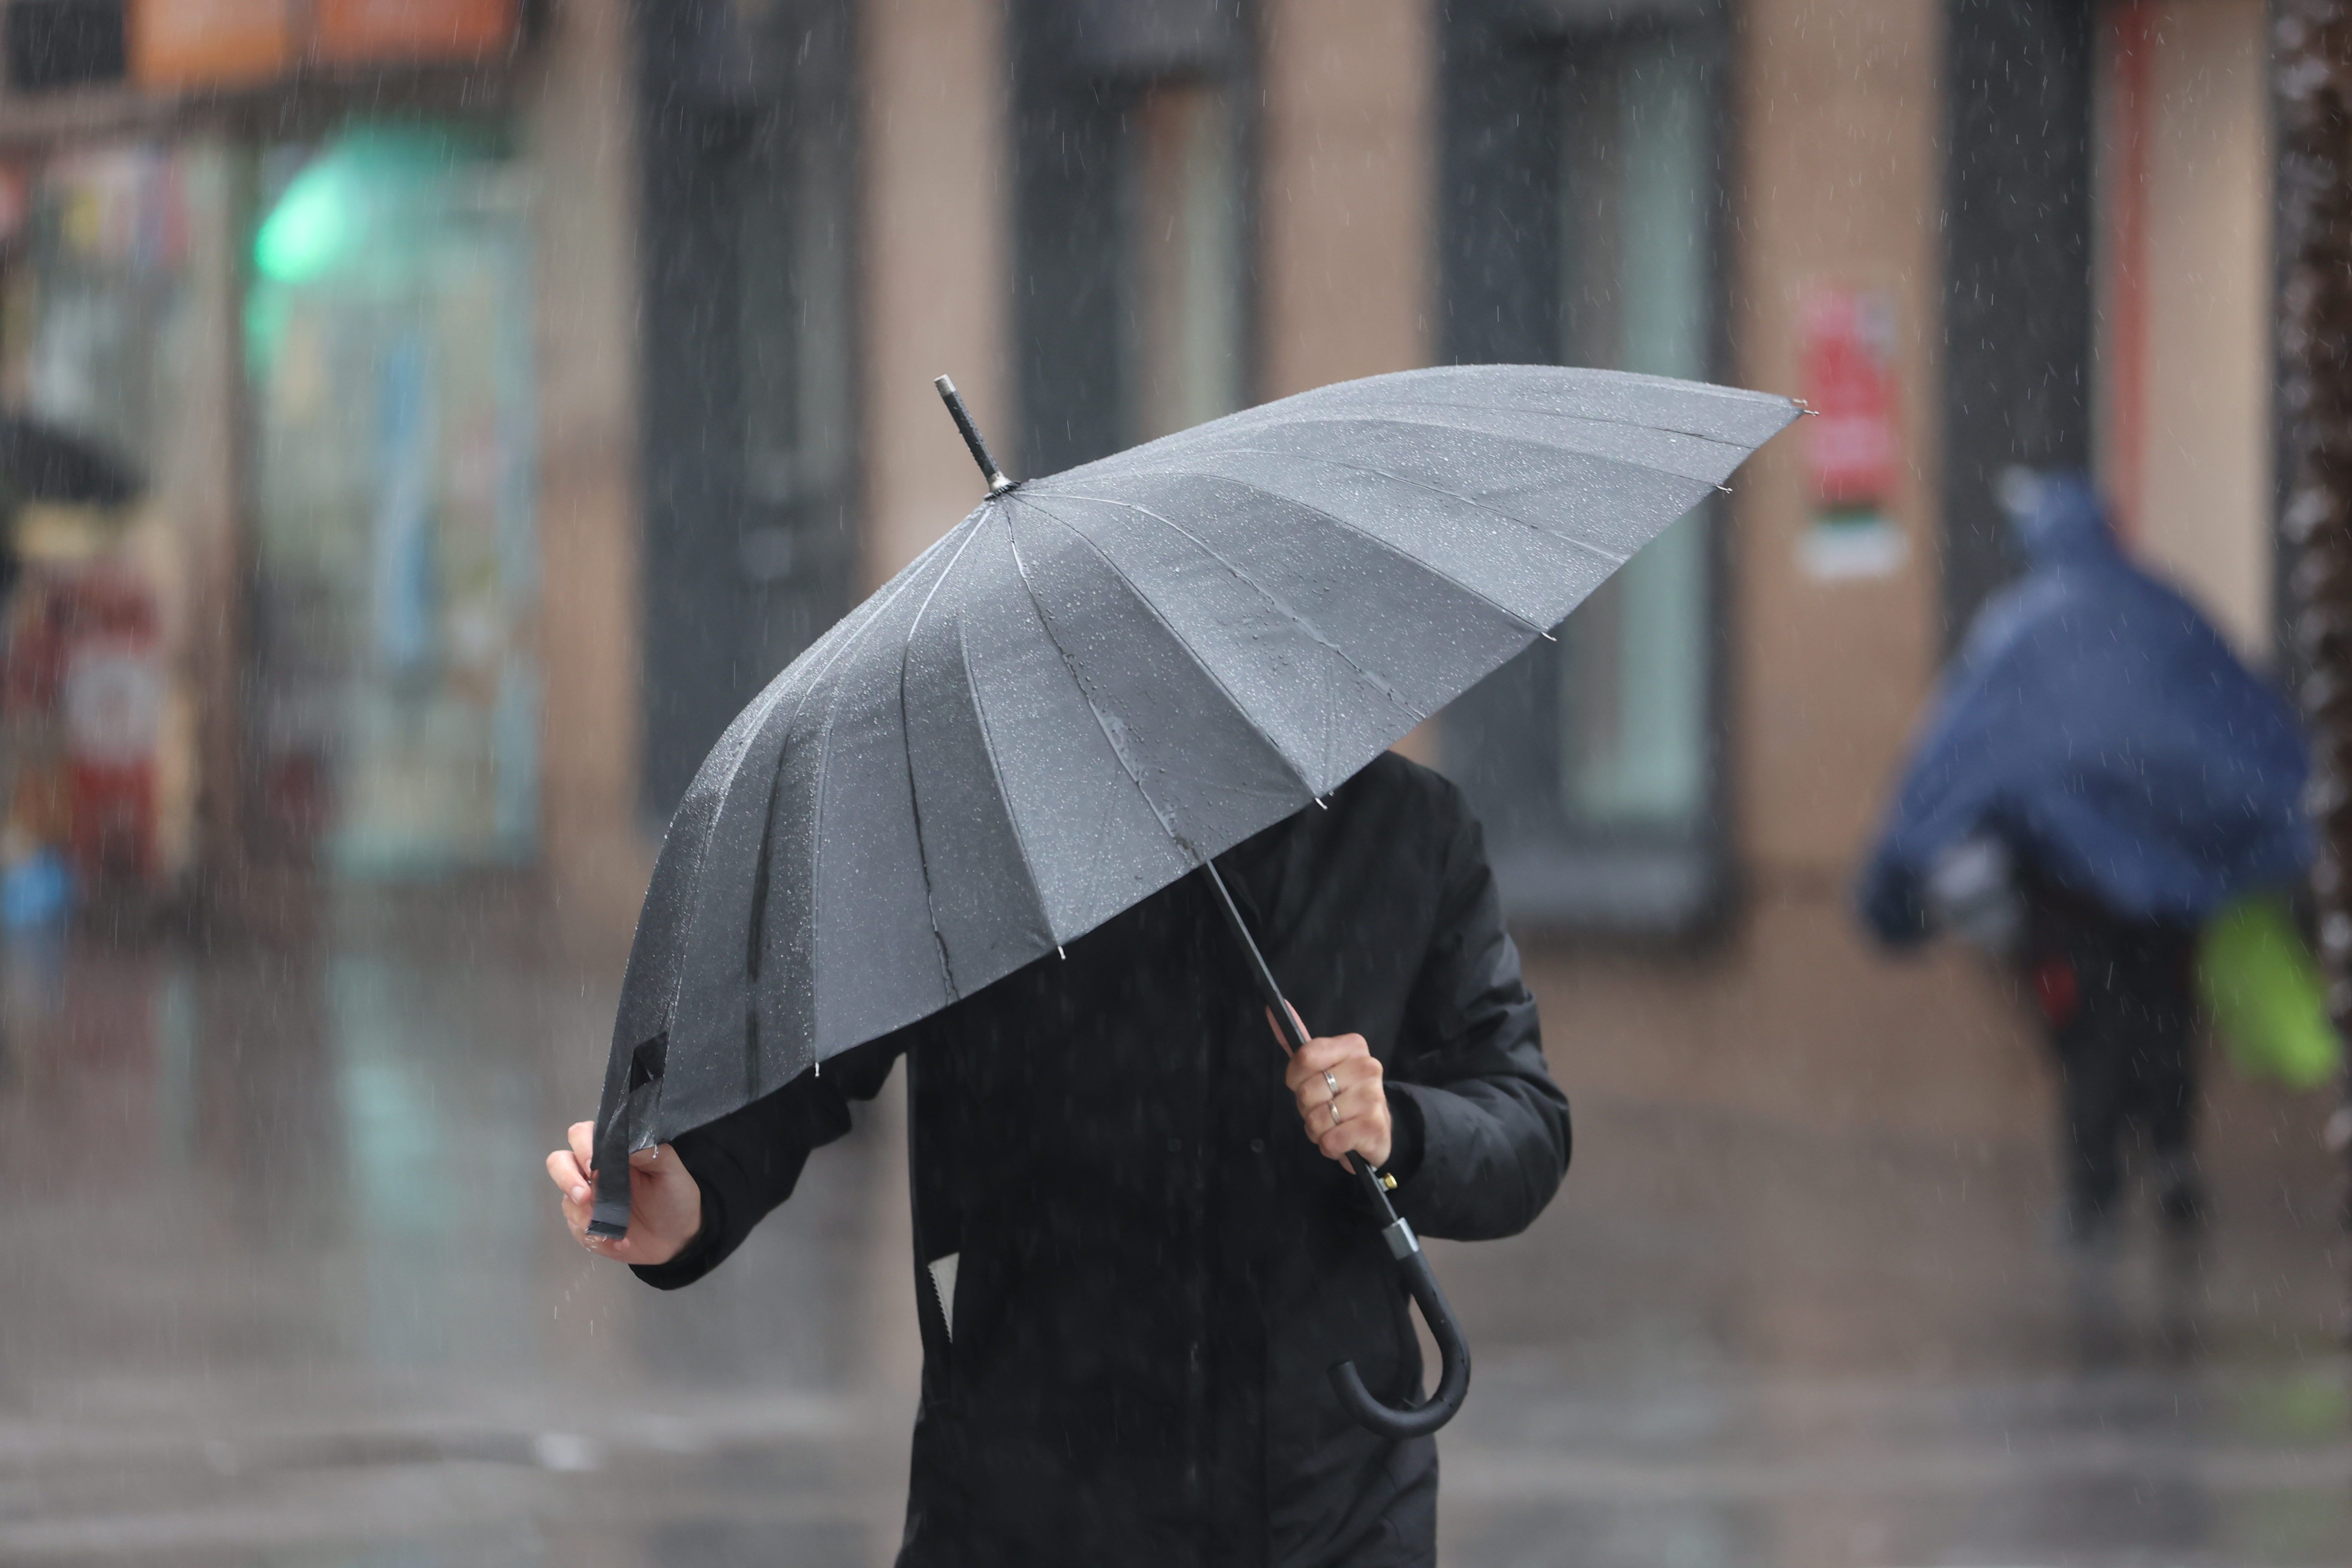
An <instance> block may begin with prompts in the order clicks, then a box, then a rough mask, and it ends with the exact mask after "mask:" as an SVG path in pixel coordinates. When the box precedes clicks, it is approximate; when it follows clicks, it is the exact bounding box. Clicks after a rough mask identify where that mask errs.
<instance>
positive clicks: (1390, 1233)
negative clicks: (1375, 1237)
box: [1381, 1220, 1421, 1263]
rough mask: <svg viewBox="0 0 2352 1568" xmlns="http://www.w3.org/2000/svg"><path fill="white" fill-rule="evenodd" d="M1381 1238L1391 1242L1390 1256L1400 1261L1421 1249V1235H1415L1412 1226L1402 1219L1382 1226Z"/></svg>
mask: <svg viewBox="0 0 2352 1568" xmlns="http://www.w3.org/2000/svg"><path fill="white" fill-rule="evenodd" d="M1381 1240H1383V1241H1385V1242H1387V1243H1388V1244H1389V1256H1390V1257H1391V1258H1395V1259H1396V1260H1397V1261H1398V1262H1399V1263H1402V1262H1403V1261H1404V1260H1405V1259H1406V1258H1411V1257H1412V1255H1413V1254H1414V1253H1416V1252H1419V1251H1420V1250H1421V1237H1417V1236H1415V1235H1413V1233H1412V1226H1410V1225H1407V1224H1406V1223H1405V1222H1404V1221H1402V1220H1398V1221H1397V1222H1396V1223H1395V1224H1394V1225H1388V1226H1381Z"/></svg>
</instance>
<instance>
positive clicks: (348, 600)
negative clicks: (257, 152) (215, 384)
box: [245, 126, 539, 875]
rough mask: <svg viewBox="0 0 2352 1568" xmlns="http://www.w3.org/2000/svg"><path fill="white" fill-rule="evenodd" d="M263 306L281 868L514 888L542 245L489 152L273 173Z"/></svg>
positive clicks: (261, 647) (261, 498) (261, 698)
mask: <svg viewBox="0 0 2352 1568" xmlns="http://www.w3.org/2000/svg"><path fill="white" fill-rule="evenodd" d="M260 178H261V185H262V192H263V201H262V203H261V207H260V212H261V217H260V221H259V223H258V225H257V227H256V229H255V231H254V236H253V244H252V268H253V270H252V278H253V281H252V284H251V286H250V290H249V293H248V295H247V301H246V315H245V329H246V342H245V348H246V365H247V380H248V383H249V385H250V388H251V391H250V394H249V396H250V402H251V416H250V417H251V420H252V426H253V430H254V454H253V463H252V470H253V478H252V488H253V503H254V552H255V567H256V578H255V584H254V620H253V638H254V643H253V654H254V658H255V664H256V668H255V678H254V691H255V699H256V700H255V701H254V702H253V703H252V704H251V705H250V708H249V710H248V712H247V721H246V729H247V744H248V746H249V747H250V748H251V749H252V752H253V753H254V755H253V767H254V772H255V775H256V776H255V781H254V782H255V786H256V793H257V796H258V807H259V816H260V828H261V831H260V832H258V833H257V835H256V845H255V847H256V851H257V854H258V855H260V856H264V857H268V856H270V855H273V854H275V855H280V856H284V855H299V854H303V853H306V852H308V851H309V850H310V849H311V848H313V847H315V848H317V849H318V850H320V851H321V852H323V854H324V856H325V858H328V859H329V860H330V862H331V864H333V865H334V866H335V867H336V868H339V869H341V870H344V871H347V872H352V873H358V874H362V875H373V874H404V873H412V872H429V871H437V870H441V869H446V868H463V867H468V866H478V865H497V864H511V863H514V862H518V861H520V860H523V859H525V858H528V857H529V856H530V854H531V852H532V850H533V848H534V846H535V843H536V838H537V831H538V804H539V773H538V742H539V671H538V663H537V658H536V656H535V653H534V649H533V625H534V621H533V617H534V611H535V602H536V595H537V563H538V538H537V523H536V518H535V515H534V508H533V496H534V493H535V470H536V461H537V459H536V455H535V444H536V428H535V426H536V414H535V397H534V388H533V374H532V363H533V361H532V354H531V341H530V332H531V289H530V241H529V225H528V222H527V220H526V217H525V215H524V212H523V207H522V204H521V190H520V184H518V181H517V176H516V174H515V172H514V171H513V169H512V168H511V166H510V165H509V163H507V162H506V161H505V160H504V159H503V158H501V157H500V156H499V155H498V154H497V153H496V150H495V149H494V148H493V147H491V146H490V145H488V142H486V141H485V140H484V139H482V138H480V137H478V136H476V135H475V134H473V133H471V132H466V131H461V130H457V129H444V128H436V127H428V126H399V127H392V126H386V127H376V128H359V129H354V130H351V131H347V132H343V133H341V135H338V136H337V137H335V138H334V139H332V140H331V141H329V142H325V143H323V144H319V145H286V146H279V147H276V148H271V149H268V150H267V151H265V152H264V153H263V154H262V156H261V159H260Z"/></svg>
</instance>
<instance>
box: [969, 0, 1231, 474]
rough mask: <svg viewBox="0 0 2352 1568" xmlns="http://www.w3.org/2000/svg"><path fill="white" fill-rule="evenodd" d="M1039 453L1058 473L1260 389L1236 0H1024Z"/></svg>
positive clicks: (1019, 171) (1024, 291) (1022, 87)
mask: <svg viewBox="0 0 2352 1568" xmlns="http://www.w3.org/2000/svg"><path fill="white" fill-rule="evenodd" d="M1012 16H1013V46H1014V47H1013V54H1014V62H1015V69H1014V79H1015V83H1016V87H1015V94H1014V96H1015V110H1014V137H1013V150H1014V174H1015V180H1014V184H1015V202H1016V211H1017V222H1016V231H1017V232H1016V275H1015V279H1014V308H1015V310H1014V315H1015V321H1016V327H1017V337H1018V341H1019V344H1020V353H1021V363H1020V372H1021V374H1020V387H1021V406H1022V431H1021V435H1022V440H1021V443H1020V449H1019V453H1018V462H1019V466H1020V467H1021V468H1023V469H1024V471H1026V472H1030V473H1048V472H1053V471H1055V470H1057V469H1061V468H1068V467H1070V466H1072V465H1073V464H1076V463H1082V462H1086V461H1088V460H1090V459H1092V458H1098V457H1102V456H1104V455H1105V454H1107V453H1109V452H1113V451H1116V450H1118V449H1119V448H1120V447H1126V446H1130V445H1132V444H1134V443H1136V442H1139V441H1145V440H1150V439H1151V438H1152V437H1157V436H1163V435H1167V434H1169V433H1170V432H1171V431H1176V430H1181V429H1184V428H1186V427H1188V426H1192V425H1197V424H1199V423H1201V422H1202V421H1203V420H1206V419H1213V418H1215V417H1217V416H1219V415H1223V414H1230V413H1232V412H1233V411H1234V410H1235V409H1237V408H1240V407H1242V406H1243V405H1244V404H1245V403H1247V402H1248V401H1249V399H1250V395H1251V388H1250V382H1251V376H1250V370H1249V366H1250V354H1249V343H1250V339H1251V331H1250V324H1251V291H1250V288H1249V266H1248V258H1249V254H1250V249H1251V244H1252V205H1251V203H1252V186H1253V181H1252V178H1251V170H1252V163H1251V157H1250V153H1251V146H1252V132H1253V130H1254V122H1253V120H1252V117H1251V116H1250V115H1249V114H1248V113H1247V112H1246V105H1247V104H1249V103H1251V102H1253V101H1255V99H1254V94H1253V92H1252V89H1251V86H1250V82H1251V78H1250V68H1251V58H1250V54H1249V50H1248V48H1247V47H1246V40H1247V38H1248V36H1249V35H1248V25H1247V18H1246V17H1245V16H1244V13H1243V12H1242V11H1241V10H1240V9H1239V8H1238V7H1237V6H1236V5H1234V4H1233V0H1122V3H1121V4H1118V5H1111V4H1108V3H1106V0H1021V3H1019V4H1016V5H1014V7H1013V12H1012Z"/></svg>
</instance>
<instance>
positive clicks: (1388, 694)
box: [1055, 487, 1526, 724]
mask: <svg viewBox="0 0 2352 1568" xmlns="http://www.w3.org/2000/svg"><path fill="white" fill-rule="evenodd" d="M1253 488H1255V487H1253ZM1055 494H1056V495H1058V496H1067V497H1068V498H1069V499H1070V500H1089V501H1096V502H1098V503H1100V504H1101V505H1104V506H1116V507H1123V508H1125V509H1126V510H1129V511H1131V512H1135V513H1137V514H1138V515H1139V516H1142V517H1148V518H1150V520H1151V521H1154V522H1156V523H1159V524H1160V526H1161V527H1163V528H1167V529H1171V530H1172V531H1175V532H1177V533H1180V534H1181V535H1183V537H1184V538H1185V539H1186V540H1187V541H1188V542H1191V543H1192V546H1193V547H1194V548H1195V549H1197V550H1199V551H1200V552H1201V553H1202V554H1203V555H1205V556H1207V557H1208V558H1209V559H1210V560H1212V561H1213V562H1215V563H1217V564H1218V565H1220V566H1222V567H1223V568H1224V569H1225V570H1226V571H1227V572H1228V573H1230V574H1232V575H1233V578H1234V581H1235V582H1237V583H1239V584H1242V585H1243V586H1244V587H1246V588H1248V589H1249V590H1250V591H1251V592H1252V593H1254V594H1255V595H1257V596H1258V597H1259V598H1261V599H1264V600H1265V602H1266V603H1267V604H1269V605H1273V606H1274V607H1275V608H1276V609H1277V610H1279V611H1281V612H1282V613H1283V615H1285V616H1287V617H1289V620H1290V623H1291V625H1293V626H1297V627H1298V629H1299V630H1301V631H1303V632H1305V633H1306V634H1307V636H1308V637H1312V638H1313V639H1314V640H1315V641H1316V643H1317V644H1318V645H1319V646H1320V647H1323V648H1325V649H1327V650H1328V652H1330V653H1331V654H1333V655H1334V656H1335V657H1337V658H1339V661H1340V662H1341V663H1343V664H1345V665H1346V666H1347V667H1348V668H1349V669H1352V670H1354V671H1355V672H1356V673H1357V674H1358V675H1360V676H1362V677H1363V678H1364V683H1365V684H1366V685H1367V686H1370V688H1371V689H1373V690H1375V691H1377V692H1379V693H1380V694H1381V696H1383V697H1385V698H1387V699H1388V700H1390V701H1391V702H1393V703H1395V704H1396V705H1397V706H1398V707H1399V708H1402V709H1403V710H1405V711H1406V712H1407V713H1409V714H1411V715H1412V721H1413V722H1414V723H1416V724H1418V723H1419V722H1421V721H1423V719H1426V718H1428V717H1429V715H1428V714H1426V713H1423V712H1422V711H1420V710H1418V709H1416V708H1414V707H1413V705H1412V703H1410V702H1407V701H1406V700H1404V699H1403V698H1402V697H1400V696H1398V695H1397V693H1396V689H1395V688H1393V687H1391V685H1389V683H1388V682H1387V681H1385V680H1382V679H1381V678H1380V677H1379V676H1377V675H1375V674H1373V673H1372V672H1371V671H1370V670H1369V669H1366V668H1364V667H1363V666H1362V665H1360V664H1359V663H1357V662H1356V660H1355V658H1353V657H1352V656H1350V655H1349V652H1348V650H1347V649H1346V648H1343V647H1340V646H1339V644H1338V643H1335V642H1333V641H1332V640H1331V639H1330V638H1329V637H1326V636H1325V635H1324V633H1323V630H1322V628H1321V627H1319V626H1317V625H1316V624H1315V623H1314V622H1312V621H1310V620H1308V619H1307V617H1306V616H1302V615H1300V614H1299V613H1298V612H1297V610H1295V609H1293V608H1291V606H1290V605H1289V604H1288V603H1287V602H1286V601H1285V600H1284V599H1283V598H1282V596H1281V595H1278V594H1276V593H1275V592H1274V591H1273V590H1272V589H1270V588H1268V587H1267V586H1266V585H1265V584H1263V583H1261V582H1259V581H1258V580H1257V579H1256V578H1255V577H1253V576H1251V575H1250V574H1248V573H1246V572H1244V571H1243V570H1242V569H1241V568H1240V567H1239V566H1236V565H1234V563H1232V562H1231V561H1228V560H1227V559H1225V557H1224V556H1223V554H1222V553H1221V552H1219V551H1218V550H1217V548H1216V547H1215V546H1214V545H1213V544H1211V543H1209V542H1208V541H1206V540H1204V539H1202V537H1201V536H1200V535H1199V534H1197V533H1194V532H1193V531H1192V530H1191V529H1189V528H1186V527H1185V526H1184V525H1183V524H1182V523H1181V522H1178V521H1175V520H1174V519H1172V518H1167V517H1162V516H1161V515H1160V513H1158V512H1156V511H1154V510H1151V509H1150V507H1148V506H1143V505H1141V504H1139V503H1138V502H1135V501H1131V500H1119V499H1118V497H1116V496H1087V495H1078V494H1076V493H1075V492H1073V491H1070V490H1057V491H1055ZM1302 510H1307V511H1312V510H1315V509H1314V508H1312V507H1306V508H1303V509H1302ZM1065 526H1067V525H1066V524H1065ZM1105 559H1108V556H1106V557H1105ZM1408 559H1410V557H1408ZM1121 575H1122V576H1124V575H1125V574H1123V573H1122V574H1121ZM1128 581H1129V584H1134V581H1135V580H1134V579H1133V578H1131V577H1130V578H1129V579H1128ZM1136 593H1137V595H1139V596H1142V595H1143V590H1142V588H1141V586H1140V585H1137V586H1136ZM1496 607H1497V608H1500V607H1501V606H1499V605H1497V606H1496ZM1154 608H1155V611H1156V609H1157V606H1154ZM1504 613H1505V614H1507V615H1508V614H1509V612H1508V611H1505V612H1504ZM1512 619H1514V620H1517V619H1518V617H1517V616H1512ZM1160 620H1161V623H1162V624H1163V625H1166V624H1167V617H1166V616H1160ZM1520 624H1521V625H1522V626H1524V625H1526V623H1525V622H1524V621H1522V622H1520ZM1170 629H1171V631H1172V630H1173V629H1174V628H1173V627H1172V626H1171V627H1170Z"/></svg>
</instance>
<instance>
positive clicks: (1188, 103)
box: [1126, 80, 1244, 441]
mask: <svg viewBox="0 0 2352 1568" xmlns="http://www.w3.org/2000/svg"><path fill="white" fill-rule="evenodd" d="M1128 120H1129V130H1128V138H1127V140H1128V146H1127V157H1128V161H1129V168H1128V170H1127V171H1126V173H1127V179H1128V190H1127V201H1128V203H1129V207H1130V209H1131V210H1130V213H1129V219H1128V233H1127V236H1126V240H1127V245H1126V251H1127V256H1126V266H1127V275H1128V279H1129V286H1130V287H1131V289H1133V298H1132V302H1131V304H1130V306H1129V310H1128V311H1127V317H1128V320H1127V323H1126V325H1127V328H1128V331H1129V333H1130V334H1131V342H1130V347H1129V356H1130V357H1129V363H1128V380H1129V384H1128V387H1127V395H1128V404H1129V409H1130V414H1129V419H1130V422H1131V423H1130V428H1129V435H1130V436H1131V437H1133V438H1134V439H1136V440H1139V441H1142V440H1150V439H1151V438H1153V437H1159V436H1165V435H1169V434H1171V433H1172V432H1174V431H1178V430H1182V429H1186V428H1189V427H1190V426H1194V425H1198V424H1200V423H1202V421H1204V420H1209V419H1214V418H1216V417H1217V416H1219V415H1223V414H1231V413H1232V412H1233V411H1234V410H1235V409H1237V408H1239V407H1240V406H1241V405H1242V402H1243V395H1244V387H1243V377H1242V369H1243V360H1242V354H1243V344H1242V326H1243V322H1242V287H1243V277H1242V260H1243V256H1242V182H1241V164H1240V158H1239V149H1238V146H1237V142H1238V140H1239V138H1238V136H1237V135H1236V129H1235V126H1234V113H1233V108H1232V103H1231V100H1230V95H1229V94H1228V93H1227V92H1226V91H1225V90H1224V89H1222V88H1221V87H1219V86H1218V85H1216V84H1215V83H1213V82H1208V81H1182V80H1179V81H1167V82H1158V83H1154V84H1152V85H1150V86H1149V87H1146V88H1144V89H1141V90H1140V91H1139V92H1138V93H1137V94H1136V99H1135V103H1134V107H1133V108H1132V109H1131V110H1129V116H1128Z"/></svg>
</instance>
